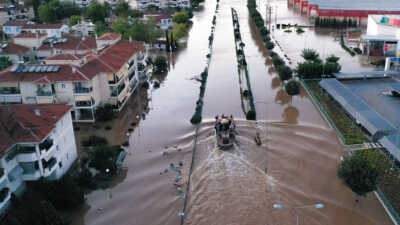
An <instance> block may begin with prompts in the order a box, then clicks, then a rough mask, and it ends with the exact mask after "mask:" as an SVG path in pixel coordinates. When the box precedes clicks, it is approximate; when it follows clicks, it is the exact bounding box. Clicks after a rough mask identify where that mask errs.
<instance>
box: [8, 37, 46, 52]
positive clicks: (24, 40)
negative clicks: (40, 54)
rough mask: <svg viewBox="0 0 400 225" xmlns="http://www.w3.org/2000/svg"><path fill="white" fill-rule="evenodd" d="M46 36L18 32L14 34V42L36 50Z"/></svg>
mask: <svg viewBox="0 0 400 225" xmlns="http://www.w3.org/2000/svg"><path fill="white" fill-rule="evenodd" d="M46 38H47V35H46V34H39V33H20V34H18V35H16V36H14V43H15V44H18V45H22V46H25V47H27V48H30V49H33V50H36V49H38V48H39V47H40V46H42V43H43V42H44V40H45V39H46Z"/></svg>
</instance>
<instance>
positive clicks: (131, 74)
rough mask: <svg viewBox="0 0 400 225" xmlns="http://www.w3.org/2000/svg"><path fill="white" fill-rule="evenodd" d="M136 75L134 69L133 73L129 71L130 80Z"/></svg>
mask: <svg viewBox="0 0 400 225" xmlns="http://www.w3.org/2000/svg"><path fill="white" fill-rule="evenodd" d="M134 76H135V71H132V72H131V73H129V75H128V77H129V80H132V78H133V77H134Z"/></svg>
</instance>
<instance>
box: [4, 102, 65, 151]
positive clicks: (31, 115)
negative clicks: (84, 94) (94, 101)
mask: <svg viewBox="0 0 400 225" xmlns="http://www.w3.org/2000/svg"><path fill="white" fill-rule="evenodd" d="M71 108H72V106H68V105H59V104H33V105H2V106H0V154H4V153H5V151H6V150H7V149H9V148H10V147H12V146H13V145H14V144H17V143H23V142H41V141H42V140H43V139H44V138H46V137H47V136H48V135H49V133H50V132H51V131H52V130H53V129H54V127H55V125H56V124H57V122H58V121H59V120H60V119H61V118H62V117H63V116H64V115H65V114H66V113H68V112H69V111H70V110H71ZM35 110H39V112H40V115H37V114H36V113H35Z"/></svg>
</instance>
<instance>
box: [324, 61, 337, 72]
mask: <svg viewBox="0 0 400 225" xmlns="http://www.w3.org/2000/svg"><path fill="white" fill-rule="evenodd" d="M341 69H342V67H341V66H340V65H339V64H338V63H333V62H326V63H325V64H324V71H323V72H324V74H325V75H331V74H332V73H338V72H340V70H341Z"/></svg>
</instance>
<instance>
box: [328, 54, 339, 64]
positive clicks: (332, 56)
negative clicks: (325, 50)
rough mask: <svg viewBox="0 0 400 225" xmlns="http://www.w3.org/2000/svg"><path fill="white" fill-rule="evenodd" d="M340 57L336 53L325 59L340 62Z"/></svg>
mask: <svg viewBox="0 0 400 225" xmlns="http://www.w3.org/2000/svg"><path fill="white" fill-rule="evenodd" d="M339 59H340V58H339V57H337V56H335V55H330V56H328V58H326V59H325V61H327V62H331V63H337V62H339Z"/></svg>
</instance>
